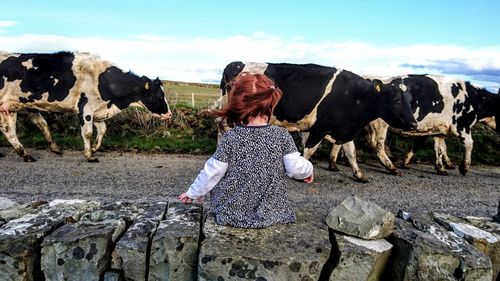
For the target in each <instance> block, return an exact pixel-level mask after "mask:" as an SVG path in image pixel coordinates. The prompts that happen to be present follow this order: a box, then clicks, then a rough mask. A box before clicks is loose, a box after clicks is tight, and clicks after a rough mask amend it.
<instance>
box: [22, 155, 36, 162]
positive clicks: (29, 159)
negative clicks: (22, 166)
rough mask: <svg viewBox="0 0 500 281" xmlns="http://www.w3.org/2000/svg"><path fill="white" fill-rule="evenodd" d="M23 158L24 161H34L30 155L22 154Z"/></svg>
mask: <svg viewBox="0 0 500 281" xmlns="http://www.w3.org/2000/svg"><path fill="white" fill-rule="evenodd" d="M23 160H24V162H36V160H35V158H33V157H31V155H24V156H23Z"/></svg>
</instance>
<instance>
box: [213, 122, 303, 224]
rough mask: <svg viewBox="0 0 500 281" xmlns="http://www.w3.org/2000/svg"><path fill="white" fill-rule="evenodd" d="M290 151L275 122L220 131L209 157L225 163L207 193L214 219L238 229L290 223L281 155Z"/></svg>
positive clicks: (289, 142)
mask: <svg viewBox="0 0 500 281" xmlns="http://www.w3.org/2000/svg"><path fill="white" fill-rule="evenodd" d="M296 151H297V147H296V146H295V143H294V142H293V139H292V136H291V135H290V134H289V133H288V132H287V131H286V129H284V128H281V127H278V126H270V125H267V126H259V127H244V126H236V127H235V128H234V129H232V130H230V131H228V132H226V133H225V134H224V135H223V136H222V139H221V141H220V144H219V146H218V147H217V150H216V152H215V154H214V156H213V157H214V158H215V159H217V160H219V161H221V162H225V163H228V169H227V172H226V174H225V175H224V177H223V178H222V179H221V180H220V181H219V183H218V184H217V185H216V186H215V187H214V188H213V189H212V191H211V193H210V194H211V195H210V198H211V199H210V203H211V208H212V211H213V212H214V213H215V219H216V222H217V223H218V224H220V225H230V226H234V227H242V228H263V227H267V226H270V225H273V224H286V223H291V222H295V214H294V212H293V210H292V209H291V208H290V206H289V205H288V203H287V190H286V174H285V167H284V163H283V156H284V155H286V154H289V153H293V152H296Z"/></svg>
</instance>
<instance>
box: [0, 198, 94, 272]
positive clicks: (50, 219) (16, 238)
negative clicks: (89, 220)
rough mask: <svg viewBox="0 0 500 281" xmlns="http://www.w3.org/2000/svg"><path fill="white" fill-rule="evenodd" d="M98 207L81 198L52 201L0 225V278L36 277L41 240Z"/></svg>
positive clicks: (38, 270) (38, 269)
mask: <svg viewBox="0 0 500 281" xmlns="http://www.w3.org/2000/svg"><path fill="white" fill-rule="evenodd" d="M98 206H99V203H97V202H86V201H82V200H54V201H52V202H50V203H49V204H44V205H41V206H39V207H38V208H36V209H37V212H36V213H30V214H26V215H24V216H22V217H20V218H18V219H13V220H10V221H9V222H8V223H6V224H4V225H2V227H0V280H27V281H31V280H39V279H40V278H42V277H41V276H42V272H41V271H40V268H39V266H37V264H38V262H39V260H40V245H41V242H42V239H43V238H44V237H45V236H46V235H47V234H49V233H51V232H52V231H54V230H55V229H56V228H58V227H59V226H61V225H62V224H64V223H65V222H67V221H75V220H78V219H79V218H80V217H81V216H82V215H83V214H84V213H86V212H88V211H91V210H94V209H95V208H97V207H98Z"/></svg>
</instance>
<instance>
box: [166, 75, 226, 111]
mask: <svg viewBox="0 0 500 281" xmlns="http://www.w3.org/2000/svg"><path fill="white" fill-rule="evenodd" d="M163 84H164V88H165V93H166V95H167V99H168V101H169V104H171V105H173V106H176V105H178V104H183V105H190V106H193V98H194V107H196V108H209V107H210V106H212V105H213V104H214V103H215V101H217V99H219V96H220V90H219V85H215V84H201V83H184V82H177V81H163Z"/></svg>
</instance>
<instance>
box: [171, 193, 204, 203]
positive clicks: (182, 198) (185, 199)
mask: <svg viewBox="0 0 500 281" xmlns="http://www.w3.org/2000/svg"><path fill="white" fill-rule="evenodd" d="M177 199H179V200H180V201H181V202H182V203H183V204H186V203H193V199H191V198H189V196H188V195H187V193H186V192H184V193H182V194H181V195H179V196H178V197H177ZM196 201H197V202H203V197H200V198H199V199H198V200H196Z"/></svg>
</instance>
